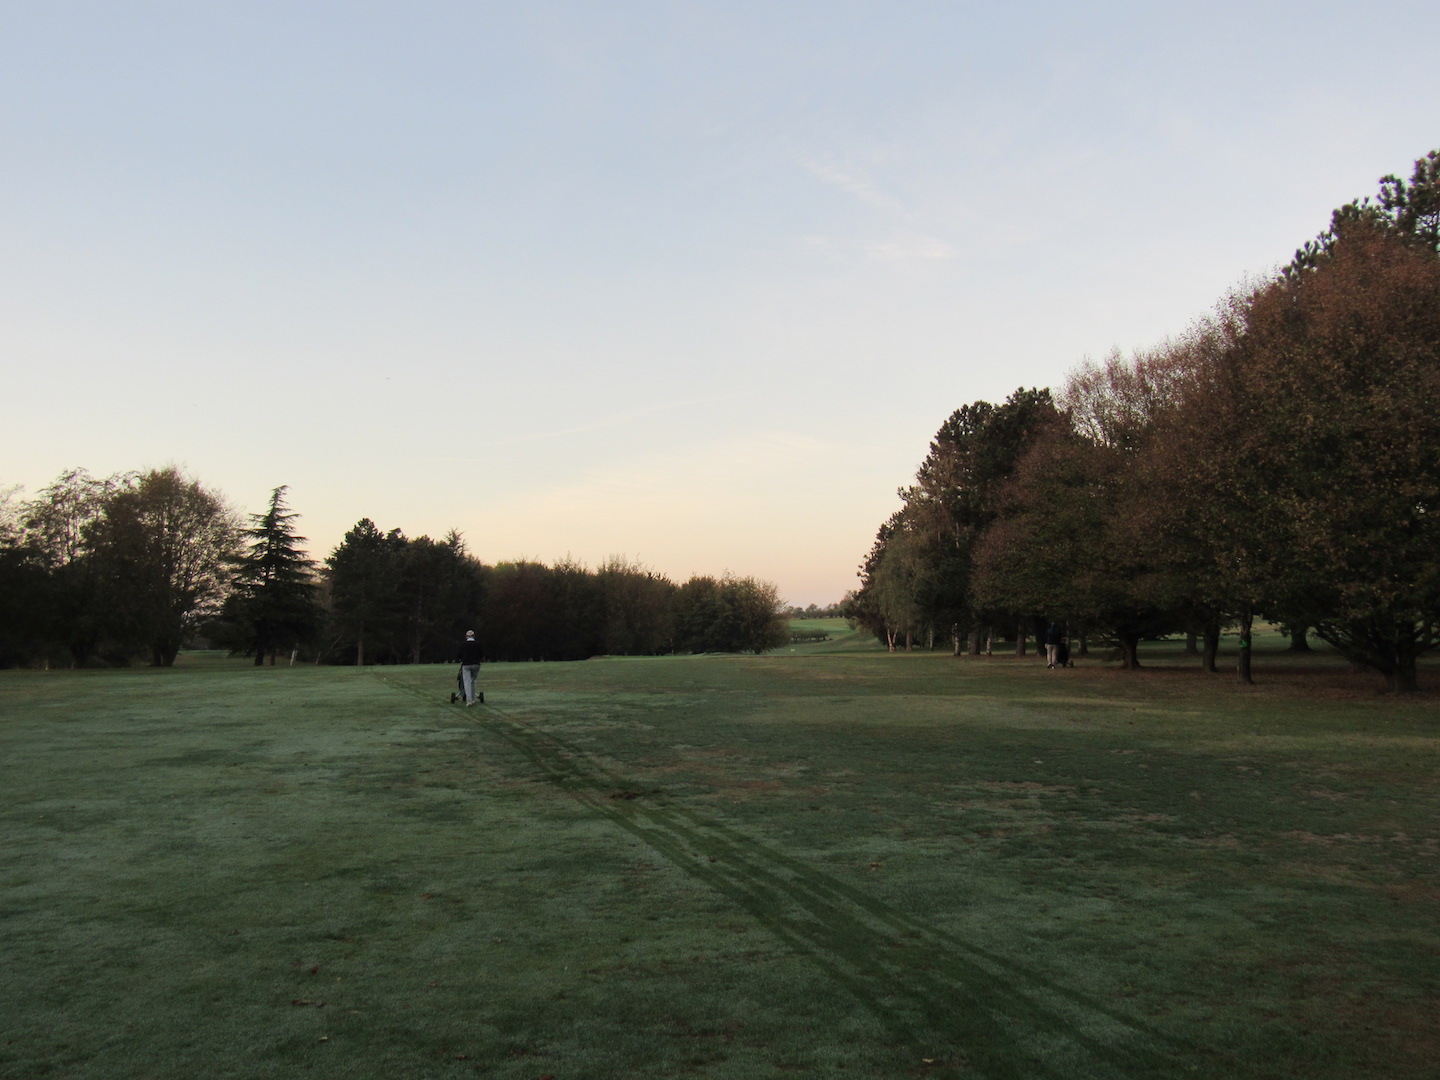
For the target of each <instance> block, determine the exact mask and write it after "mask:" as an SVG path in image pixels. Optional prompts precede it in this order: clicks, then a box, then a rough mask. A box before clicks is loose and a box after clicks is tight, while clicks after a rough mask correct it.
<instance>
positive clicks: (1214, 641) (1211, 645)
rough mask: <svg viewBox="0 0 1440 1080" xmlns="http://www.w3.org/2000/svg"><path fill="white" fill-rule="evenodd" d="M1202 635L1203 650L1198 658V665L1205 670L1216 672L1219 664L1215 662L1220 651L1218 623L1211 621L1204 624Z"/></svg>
mask: <svg viewBox="0 0 1440 1080" xmlns="http://www.w3.org/2000/svg"><path fill="white" fill-rule="evenodd" d="M1204 637H1205V651H1204V653H1203V654H1202V657H1201V660H1200V667H1201V668H1202V669H1203V670H1205V671H1209V672H1217V671H1219V670H1220V666H1219V664H1217V663H1216V662H1215V661H1216V657H1217V656H1218V655H1219V652H1220V624H1219V623H1211V624H1210V625H1208V626H1206V627H1205V634H1204Z"/></svg>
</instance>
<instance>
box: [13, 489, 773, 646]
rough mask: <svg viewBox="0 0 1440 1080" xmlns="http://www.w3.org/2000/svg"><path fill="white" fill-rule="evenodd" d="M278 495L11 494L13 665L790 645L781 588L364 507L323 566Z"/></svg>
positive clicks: (171, 492)
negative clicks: (512, 551)
mask: <svg viewBox="0 0 1440 1080" xmlns="http://www.w3.org/2000/svg"><path fill="white" fill-rule="evenodd" d="M297 518H298V515H297V514H296V513H295V512H294V511H292V510H291V509H290V508H289V507H288V506H287V504H286V488H284V487H279V488H276V489H275V490H274V491H273V492H272V493H271V497H270V501H269V505H268V507H267V509H266V510H265V511H264V512H263V513H260V514H251V515H248V518H245V517H242V516H241V515H240V514H238V513H237V512H236V511H234V510H233V509H232V508H231V507H230V506H229V505H228V504H227V503H226V501H225V500H224V498H223V497H222V496H220V495H219V494H218V493H216V492H214V491H212V490H209V489H207V488H206V487H205V486H203V485H202V484H201V483H200V482H199V481H198V480H196V479H194V478H192V477H189V476H186V475H185V474H183V473H182V472H181V471H180V470H179V469H177V468H175V467H173V466H171V467H167V468H163V469H151V470H149V471H145V472H132V473H124V474H119V475H116V476H111V477H107V478H103V479H100V478H96V477H93V476H91V475H90V474H89V473H87V472H86V471H85V470H83V469H74V470H71V471H69V472H67V473H65V474H63V475H62V476H60V477H59V478H57V479H56V480H55V481H54V482H53V483H52V484H50V485H49V486H48V487H46V488H44V489H42V490H41V491H40V492H38V493H37V494H36V496H35V497H34V498H32V499H29V500H22V499H20V498H19V493H18V490H16V489H11V490H10V491H8V492H0V667H14V666H21V665H33V666H89V665H124V664H130V663H134V662H136V661H148V662H150V663H152V664H154V665H157V666H168V665H171V664H173V663H174V662H175V659H176V657H177V655H178V654H179V652H180V650H181V649H182V648H183V647H187V646H191V645H207V646H210V647H215V648H223V649H228V650H229V651H231V652H232V653H235V654H242V655H247V656H251V657H253V658H254V662H255V663H256V664H262V663H264V662H266V660H269V662H270V663H272V664H273V663H275V662H276V661H277V659H279V658H280V657H282V656H284V657H288V658H289V659H290V660H291V661H293V660H294V659H296V658H301V657H303V658H304V659H307V660H317V661H321V662H328V663H354V664H362V665H363V664H374V663H381V664H390V663H428V662H438V661H448V660H452V659H454V657H455V654H456V651H457V649H458V643H459V641H460V639H461V638H462V637H463V635H464V632H465V630H467V629H475V630H476V631H477V632H478V634H479V636H480V638H481V640H482V642H483V643H484V645H485V649H486V654H487V656H488V657H489V658H491V659H494V660H573V659H583V658H585V657H590V656H595V655H601V654H611V655H653V654H660V653H671V652H756V653H759V652H764V651H766V650H769V649H772V648H776V647H778V646H779V645H782V644H785V643H786V642H788V641H789V634H788V630H787V626H786V620H785V616H784V614H783V606H782V604H781V601H780V598H779V596H778V594H777V592H776V589H775V587H774V586H773V585H771V584H770V583H768V582H763V581H758V580H756V579H754V578H749V577H736V576H733V575H729V574H727V575H724V576H722V577H719V578H715V577H710V576H695V577H692V578H690V580H688V581H686V582H684V583H683V584H678V585H677V584H675V583H674V582H672V581H671V580H670V579H669V578H667V577H666V576H664V575H663V574H658V573H656V572H654V571H651V570H648V569H646V568H644V567H642V566H639V565H636V564H631V563H628V562H626V561H625V560H623V559H620V558H612V559H610V560H608V561H607V562H606V563H604V564H603V565H601V566H600V567H599V568H598V569H596V570H593V571H592V570H589V569H587V568H586V567H584V566H582V565H580V564H579V563H576V562H573V561H570V560H565V561H562V562H559V563H557V564H555V565H554V566H546V565H544V564H542V563H539V562H531V561H525V560H522V561H519V562H500V563H497V564H495V565H488V564H486V563H483V562H482V561H480V560H479V559H477V558H476V557H474V556H473V555H471V554H470V553H469V552H468V551H467V550H466V548H465V543H464V540H463V539H462V537H461V536H460V535H459V534H458V533H456V532H454V531H452V532H450V533H449V534H448V535H447V536H445V537H444V538H443V539H441V540H438V541H437V540H432V539H431V538H430V537H427V536H420V537H415V538H409V537H406V536H405V535H404V533H403V532H402V531H401V530H399V529H391V530H390V531H388V532H385V531H382V530H381V529H379V528H378V527H377V526H376V525H375V524H374V522H372V521H371V520H370V519H369V518H363V519H361V520H360V521H359V522H357V523H356V525H355V526H354V528H352V529H351V530H350V531H349V532H347V533H346V534H345V537H344V539H343V540H342V541H341V542H340V544H338V545H337V546H336V548H335V549H334V550H333V551H332V552H331V553H330V554H329V556H328V557H326V558H325V559H324V560H323V562H317V561H315V560H313V559H311V558H310V557H309V556H308V555H307V554H306V552H305V550H304V547H303V545H304V544H305V542H306V540H305V537H303V536H300V535H299V534H298V532H297V529H296V520H297Z"/></svg>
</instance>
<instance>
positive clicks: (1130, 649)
mask: <svg viewBox="0 0 1440 1080" xmlns="http://www.w3.org/2000/svg"><path fill="white" fill-rule="evenodd" d="M1119 638H1120V666H1121V667H1122V668H1124V669H1125V670H1126V671H1134V670H1135V669H1136V668H1138V667H1139V666H1140V635H1139V634H1129V633H1126V634H1120V635H1119Z"/></svg>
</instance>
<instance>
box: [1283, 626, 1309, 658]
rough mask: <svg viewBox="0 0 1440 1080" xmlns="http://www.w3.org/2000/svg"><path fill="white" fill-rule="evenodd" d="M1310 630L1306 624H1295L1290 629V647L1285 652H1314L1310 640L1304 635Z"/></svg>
mask: <svg viewBox="0 0 1440 1080" xmlns="http://www.w3.org/2000/svg"><path fill="white" fill-rule="evenodd" d="M1309 631H1310V628H1309V627H1308V626H1296V627H1294V628H1293V629H1291V631H1290V648H1289V649H1287V650H1286V651H1287V652H1314V651H1315V650H1314V649H1312V648H1311V647H1310V640H1309V638H1308V637H1307V636H1306V635H1307V634H1308V633H1309Z"/></svg>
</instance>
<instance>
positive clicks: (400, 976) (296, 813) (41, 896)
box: [0, 641, 1440, 1080]
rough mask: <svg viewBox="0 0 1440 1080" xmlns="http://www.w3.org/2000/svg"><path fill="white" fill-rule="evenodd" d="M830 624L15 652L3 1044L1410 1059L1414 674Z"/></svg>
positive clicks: (1418, 1045)
mask: <svg viewBox="0 0 1440 1080" xmlns="http://www.w3.org/2000/svg"><path fill="white" fill-rule="evenodd" d="M834 644H835V645H836V648H837V649H838V650H839V651H829V652H826V651H806V650H805V649H803V648H802V649H800V650H797V652H796V653H795V654H791V653H788V652H785V653H782V654H779V655H776V656H771V657H760V658H754V657H750V658H739V657H736V658H730V657H724V658H715V657H696V658H676V659H668V660H610V661H594V662H589V663H582V664H537V665H495V666H493V667H487V668H486V670H485V672H484V673H483V674H484V683H485V688H486V693H487V699H488V700H489V701H491V702H492V703H493V707H487V708H484V709H470V710H465V709H460V708H452V707H450V706H448V705H446V704H444V702H445V701H446V700H447V699H448V693H449V690H450V689H451V683H452V680H453V671H452V670H451V669H450V668H448V667H433V668H432V667H425V668H411V669H405V668H397V669H387V670H384V671H379V672H367V673H361V672H356V671H354V670H348V669H339V670H334V669H331V670H316V669H313V668H296V669H279V670H265V669H261V670H255V669H253V668H250V667H248V666H245V665H243V664H228V663H195V662H191V663H190V664H189V666H188V667H187V666H181V667H179V668H177V669H176V670H174V671H170V672H157V671H136V672H110V673H106V672H98V673H97V672H82V673H15V672H11V673H4V674H3V676H0V751H3V753H0V791H3V792H4V796H3V801H0V828H3V830H4V835H5V837H6V844H5V849H4V850H5V854H4V858H3V862H0V897H3V907H0V972H3V975H0V1017H4V1018H5V1019H4V1020H3V1034H0V1076H4V1077H16V1078H19V1077H24V1078H26V1080H29V1078H32V1077H45V1076H56V1077H61V1076H63V1077H66V1078H81V1080H83V1078H100V1077H104V1078H106V1080H117V1078H125V1077H171V1076H174V1077H179V1076H187V1077H188V1076H194V1075H204V1076H207V1077H232V1076H233V1077H271V1076H274V1077H282V1076H284V1077H290V1076H295V1075H301V1074H307V1073H308V1074H311V1075H317V1076H326V1077H341V1076H343V1077H386V1078H397V1077H452V1076H454V1077H458V1076H475V1075H484V1076H494V1077H517V1078H518V1077H531V1078H538V1077H542V1076H546V1075H553V1076H555V1077H583V1078H598V1077H612V1076H613V1077H622V1076H644V1077H652V1076H653V1077H662V1076H675V1075H687V1074H688V1075H698V1076H711V1077H751V1076H755V1077H759V1076H774V1075H779V1074H780V1073H786V1074H788V1073H792V1072H793V1073H800V1074H802V1075H811V1076H885V1077H889V1076H895V1077H901V1076H936V1077H939V1076H964V1077H1017V1078H1018V1077H1026V1078H1029V1077H1055V1078H1061V1077H1065V1078H1070V1077H1084V1076H1093V1077H1187V1076H1195V1075H1202V1076H1225V1077H1236V1078H1244V1077H1288V1076H1305V1077H1334V1078H1340V1077H1345V1078H1356V1077H1377V1078H1378V1077H1421V1076H1429V1075H1433V1072H1432V1070H1433V1063H1434V1060H1435V1054H1436V1051H1437V1049H1440V1039H1437V1035H1440V1025H1437V1011H1440V1010H1437V1005H1440V976H1437V972H1440V965H1437V962H1436V961H1437V952H1440V905H1437V904H1436V900H1437V899H1440V876H1437V870H1436V855H1437V852H1440V834H1437V826H1436V822H1437V820H1440V819H1437V813H1436V811H1437V810H1440V797H1437V787H1436V779H1437V778H1436V756H1435V752H1436V748H1437V745H1440V737H1437V736H1440V733H1437V729H1436V723H1435V721H1436V719H1437V715H1436V709H1435V704H1434V699H1433V698H1432V697H1422V698H1421V699H1419V700H1414V701H1402V700H1398V699H1395V698H1393V697H1388V696H1383V695H1378V694H1376V693H1375V692H1374V683H1373V681H1372V680H1369V679H1365V678H1361V679H1356V678H1355V677H1352V676H1349V675H1347V674H1345V673H1344V672H1343V671H1342V670H1339V669H1338V668H1335V667H1333V665H1332V667H1331V668H1328V669H1326V670H1327V672H1328V673H1326V674H1322V675H1320V676H1318V677H1316V676H1311V677H1307V678H1306V679H1304V680H1303V681H1302V680H1301V678H1300V677H1299V676H1298V675H1289V674H1283V673H1280V674H1268V675H1267V673H1266V669H1265V667H1264V665H1263V663H1262V664H1257V674H1259V675H1260V677H1261V679H1262V682H1261V685H1259V686H1258V687H1256V688H1254V689H1248V690H1247V689H1241V688H1239V687H1237V686H1234V685H1232V684H1231V682H1230V681H1229V680H1228V679H1225V678H1209V679H1207V678H1204V677H1203V676H1200V675H1198V673H1194V672H1193V671H1182V670H1180V669H1178V668H1161V669H1157V670H1152V671H1149V672H1140V673H1134V674H1131V675H1128V676H1127V675H1124V674H1122V673H1118V672H1114V671H1110V670H1102V669H1100V668H1099V666H1098V665H1088V666H1087V665H1085V664H1083V663H1082V666H1081V667H1080V668H1078V669H1077V670H1075V671H1067V672H1047V671H1046V670H1045V669H1044V668H1043V665H1036V664H1035V663H1033V662H1030V663H1023V662H1016V661H1014V660H1010V659H1001V658H999V657H996V658H995V659H993V660H988V661H987V660H969V659H966V660H961V661H956V660H954V659H951V658H949V657H946V656H943V655H938V654H937V655H931V654H913V655H903V654H902V655H894V656H891V655H885V654H883V653H879V652H876V651H874V650H873V649H869V648H867V647H862V646H863V643H862V642H857V641H850V642H848V643H847V642H845V641H839V642H836V643H834ZM846 650H848V651H846ZM1271 671H1272V672H1273V671H1274V665H1273V664H1271Z"/></svg>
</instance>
